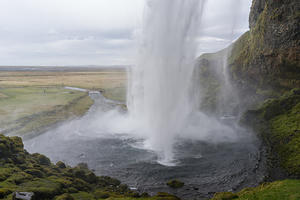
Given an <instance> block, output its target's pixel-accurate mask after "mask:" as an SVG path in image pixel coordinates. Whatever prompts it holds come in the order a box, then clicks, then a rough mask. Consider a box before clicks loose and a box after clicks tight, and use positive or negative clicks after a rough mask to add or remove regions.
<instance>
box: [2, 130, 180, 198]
mask: <svg viewBox="0 0 300 200" xmlns="http://www.w3.org/2000/svg"><path fill="white" fill-rule="evenodd" d="M15 191H19V192H34V198H33V199H35V200H44V199H47V200H50V199H56V200H73V199H75V200H77V199H78V200H97V199H111V200H112V199H118V200H133V199H140V200H146V199H147V200H148V199H149V200H154V199H155V200H178V198H177V197H175V196H172V195H169V194H166V193H158V194H157V195H156V196H154V197H150V196H149V195H148V194H145V193H144V194H139V193H136V192H134V191H132V190H130V189H129V188H128V186H127V185H124V184H121V183H120V181H118V180H116V179H113V178H110V177H106V176H101V177H98V176H96V175H95V174H94V173H93V172H92V171H90V170H89V169H88V168H87V165H86V164H79V165H78V166H76V167H74V168H71V167H69V166H66V165H65V164H64V163H63V162H58V163H56V164H55V165H54V164H52V163H51V162H50V160H49V158H47V157H46V156H44V155H41V154H38V153H35V154H29V153H28V152H27V151H25V150H24V148H23V143H22V140H21V138H19V137H10V138H9V137H5V136H3V135H1V134H0V199H7V200H11V199H12V196H13V192H15Z"/></svg>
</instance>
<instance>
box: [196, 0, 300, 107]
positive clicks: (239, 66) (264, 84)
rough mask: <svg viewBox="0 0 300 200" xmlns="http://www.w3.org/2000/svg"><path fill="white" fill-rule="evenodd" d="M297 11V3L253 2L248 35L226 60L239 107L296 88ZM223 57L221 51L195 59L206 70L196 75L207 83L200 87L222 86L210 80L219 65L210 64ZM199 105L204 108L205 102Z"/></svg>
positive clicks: (299, 84) (299, 77)
mask: <svg viewBox="0 0 300 200" xmlns="http://www.w3.org/2000/svg"><path fill="white" fill-rule="evenodd" d="M299 10H300V2H299V1H298V0H287V1H284V2H283V1H277V0H253V3H252V7H251V12H250V17H249V24H250V31H248V32H247V33H245V34H244V35H243V36H241V37H240V38H239V39H238V40H237V41H236V42H235V43H234V44H233V45H232V46H231V47H229V48H228V49H231V54H229V56H228V71H229V76H230V80H231V82H232V84H233V86H234V87H235V89H236V90H237V92H238V93H239V96H240V97H243V98H241V100H242V102H241V103H242V104H243V107H249V106H251V105H255V104H257V103H258V102H261V101H262V100H264V99H266V98H270V97H278V96H280V95H282V94H283V93H284V92H286V91H289V90H291V89H292V88H300V12H299ZM223 53H224V50H222V51H220V52H217V53H215V54H206V55H202V56H201V57H200V58H199V66H200V68H202V67H203V66H204V68H206V69H204V70H203V69H201V70H200V71H201V73H200V75H201V76H202V77H204V79H205V78H206V79H209V80H208V81H206V83H204V86H203V87H205V88H210V90H218V89H219V87H220V85H222V84H220V81H218V79H216V78H215V77H214V76H215V71H220V70H221V69H220V65H219V66H216V65H215V64H214V63H217V62H222V59H223V56H222V54H223ZM212 68H216V69H212ZM218 68H219V69H218ZM203 71H204V73H203ZM218 82H219V84H216V83H218ZM210 93H211V94H207V95H206V97H205V98H207V99H210V100H211V99H216V98H215V97H214V95H215V92H214V91H213V92H212V91H210ZM208 97H209V98H208ZM202 102H203V103H204V104H207V101H205V99H204V101H202ZM210 106H211V105H210ZM204 107H205V106H204ZM212 107H213V106H212Z"/></svg>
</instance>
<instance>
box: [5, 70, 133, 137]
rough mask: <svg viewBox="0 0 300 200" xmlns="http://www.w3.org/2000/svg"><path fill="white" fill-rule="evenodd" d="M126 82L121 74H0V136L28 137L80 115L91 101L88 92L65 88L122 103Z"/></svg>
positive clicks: (14, 72)
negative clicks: (98, 92)
mask: <svg viewBox="0 0 300 200" xmlns="http://www.w3.org/2000/svg"><path fill="white" fill-rule="evenodd" d="M126 80H127V78H126V72H125V71H123V70H111V71H108V70H100V69H99V70H95V71H76V70H74V71H0V132H2V133H4V134H11V135H20V136H23V137H29V136H32V135H36V134H38V133H40V132H42V131H43V130H45V128H46V127H49V126H50V125H53V124H55V123H58V122H61V121H63V120H66V119H70V118H73V117H78V116H81V115H83V114H84V113H85V112H86V111H87V110H88V109H89V107H90V106H91V105H92V104H93V101H92V99H91V98H90V97H89V96H88V93H87V92H80V91H74V90H68V89H65V88H64V87H65V86H71V87H79V88H85V89H89V90H98V91H102V92H103V94H104V95H105V96H107V97H108V98H111V99H113V100H118V101H125V95H126V89H125V88H126V82H127V81H126Z"/></svg>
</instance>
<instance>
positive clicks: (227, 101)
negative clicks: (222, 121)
mask: <svg viewBox="0 0 300 200" xmlns="http://www.w3.org/2000/svg"><path fill="white" fill-rule="evenodd" d="M241 5H242V4H241V2H240V1H230V2H229V4H228V6H229V8H234V9H232V12H231V15H230V18H229V22H230V23H229V26H228V30H229V43H230V46H228V47H227V48H226V49H225V50H224V53H223V55H222V61H221V63H222V66H221V67H222V77H221V79H222V82H223V84H222V87H221V91H220V96H219V99H218V102H219V105H218V110H219V112H220V113H221V114H222V115H237V114H238V112H239V111H238V110H239V104H240V101H239V96H238V94H237V91H236V89H235V88H234V86H233V84H232V81H231V77H230V72H229V70H230V69H229V66H228V65H229V63H228V59H229V57H230V56H231V53H232V49H233V42H234V40H235V31H236V25H237V23H238V21H237V19H238V16H239V12H241V11H240V10H241V9H240V8H241Z"/></svg>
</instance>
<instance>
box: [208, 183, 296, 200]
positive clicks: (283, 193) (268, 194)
mask: <svg viewBox="0 0 300 200" xmlns="http://www.w3.org/2000/svg"><path fill="white" fill-rule="evenodd" d="M299 188H300V180H284V181H275V182H272V183H265V184H262V185H260V186H258V187H255V188H247V189H244V190H242V191H240V192H238V193H232V192H223V193H217V194H215V195H214V197H213V198H212V200H231V199H235V200H284V199H288V200H298V199H300V190H299Z"/></svg>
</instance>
